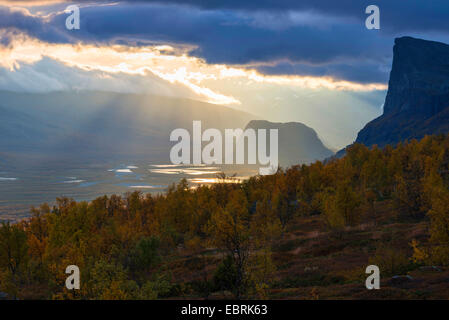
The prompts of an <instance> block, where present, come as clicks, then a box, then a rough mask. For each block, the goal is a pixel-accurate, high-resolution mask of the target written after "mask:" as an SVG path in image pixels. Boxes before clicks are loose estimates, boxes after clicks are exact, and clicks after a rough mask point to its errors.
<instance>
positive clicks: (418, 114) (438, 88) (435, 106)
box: [356, 37, 449, 147]
mask: <svg viewBox="0 0 449 320" xmlns="http://www.w3.org/2000/svg"><path fill="white" fill-rule="evenodd" d="M448 61H449V45H447V44H444V43H440V42H435V41H427V40H421V39H415V38H411V37H401V38H397V39H395V45H394V48H393V66H392V69H391V73H390V80H389V84H388V92H387V96H386V98H385V103H384V112H383V114H382V115H381V116H380V117H378V118H377V119H374V120H373V121H371V122H369V123H368V124H367V125H366V126H365V127H364V128H363V129H362V130H361V131H360V132H359V134H358V136H357V139H356V142H358V143H363V144H365V145H367V146H371V145H374V144H377V145H378V146H380V147H383V146H385V145H387V144H392V145H395V144H396V143H398V142H399V141H403V140H406V139H413V138H417V139H419V138H422V137H424V135H430V134H438V133H448V132H449V64H448Z"/></svg>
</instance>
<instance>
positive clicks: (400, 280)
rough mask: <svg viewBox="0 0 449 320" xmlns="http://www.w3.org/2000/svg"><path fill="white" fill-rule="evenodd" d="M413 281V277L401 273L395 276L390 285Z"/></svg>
mask: <svg viewBox="0 0 449 320" xmlns="http://www.w3.org/2000/svg"><path fill="white" fill-rule="evenodd" d="M411 281H413V278H412V277H411V276H409V275H405V276H404V275H400V276H393V277H392V278H391V279H390V281H389V283H390V285H402V284H406V283H409V282H411Z"/></svg>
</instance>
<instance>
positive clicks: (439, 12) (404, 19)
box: [122, 0, 449, 32]
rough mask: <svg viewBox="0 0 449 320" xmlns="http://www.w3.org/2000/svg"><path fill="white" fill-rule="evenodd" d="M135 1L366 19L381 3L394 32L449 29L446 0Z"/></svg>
mask: <svg viewBox="0 0 449 320" xmlns="http://www.w3.org/2000/svg"><path fill="white" fill-rule="evenodd" d="M122 2H128V3H129V2H133V3H142V2H145V3H164V4H168V3H174V4H183V5H190V6H194V7H198V8H203V9H208V10H223V9H229V10H245V11H261V10H269V11H288V10H299V11H302V10H313V11H318V12H323V13H326V14H329V15H338V16H343V17H345V16H346V17H355V18H358V19H360V20H361V21H362V20H364V19H365V18H366V15H365V8H366V7H367V6H369V5H371V4H375V5H377V6H379V8H380V11H381V15H382V24H383V26H384V27H385V28H387V29H390V30H391V31H393V30H394V31H397V32H401V31H424V30H432V31H436V30H441V31H444V32H446V31H447V30H449V19H448V17H449V1H447V0H432V1H425V0H407V1H403V0H376V1H372V0H358V1H354V0H338V1H335V0H300V1H299V0H257V1H253V0H247V1H243V0H227V1H223V0H163V1H162V0H128V1H122Z"/></svg>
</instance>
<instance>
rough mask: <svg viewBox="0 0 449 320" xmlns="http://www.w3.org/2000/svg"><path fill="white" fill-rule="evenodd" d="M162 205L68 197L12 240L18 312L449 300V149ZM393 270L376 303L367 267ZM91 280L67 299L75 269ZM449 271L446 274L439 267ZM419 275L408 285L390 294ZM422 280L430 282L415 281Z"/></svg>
mask: <svg viewBox="0 0 449 320" xmlns="http://www.w3.org/2000/svg"><path fill="white" fill-rule="evenodd" d="M221 178H222V179H223V183H217V184H214V185H210V186H200V187H198V188H195V189H192V188H190V187H189V185H188V183H187V181H185V180H183V181H181V182H180V183H178V184H176V185H172V186H171V187H170V188H169V189H168V191H167V192H166V193H164V194H159V195H151V194H142V193H140V192H133V193H128V194H126V195H124V196H118V195H113V196H110V197H108V196H103V197H99V198H97V199H95V200H93V201H91V202H75V201H74V200H72V199H68V198H59V199H57V200H56V204H55V205H54V206H49V205H48V204H43V205H41V206H40V207H39V208H32V209H31V217H30V218H29V219H25V220H23V221H21V222H19V223H16V224H10V223H3V224H2V225H1V227H0V291H2V292H5V293H7V294H8V296H9V297H10V298H19V299H166V298H179V297H188V298H198V299H213V298H215V299H225V298H273V299H280V298H301V299H327V298H356V299H357V298H382V299H383V298H410V299H416V298H418V299H420V298H448V297H449V296H448V294H449V291H448V290H447V284H446V287H445V281H444V279H447V277H448V276H449V270H448V269H447V266H448V264H449V206H448V203H449V189H448V185H449V136H447V135H436V136H426V137H424V138H423V139H422V140H421V141H417V140H412V141H410V142H404V143H399V144H398V145H397V146H395V147H391V146H387V147H385V148H383V149H379V148H377V147H373V148H371V149H369V148H367V147H365V146H364V145H361V144H355V145H353V146H351V147H349V148H348V149H347V152H346V155H345V156H344V157H343V158H341V159H332V160H329V161H327V162H326V163H323V162H319V161H318V162H315V163H313V164H310V165H298V166H293V167H290V168H288V169H279V170H278V171H277V173H275V174H273V175H267V176H255V177H252V178H250V179H248V180H246V181H244V182H242V183H224V182H225V180H226V179H227V178H226V177H225V176H221ZM370 264H375V265H377V266H379V268H380V270H381V290H367V289H366V288H365V285H364V280H365V278H366V276H367V275H366V274H365V273H364V272H365V268H366V267H367V266H368V265H370ZM69 265H76V266H78V267H79V268H80V271H81V288H80V290H67V289H66V287H65V279H66V277H67V275H66V274H65V269H66V267H67V266H69ZM433 266H438V267H433ZM394 275H409V276H410V277H408V278H407V279H412V280H410V283H407V284H404V285H405V287H404V285H397V284H395V283H392V282H391V281H390V280H391V277H392V276H394ZM417 279H419V281H418V280H417Z"/></svg>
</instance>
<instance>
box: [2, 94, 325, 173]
mask: <svg viewBox="0 0 449 320" xmlns="http://www.w3.org/2000/svg"><path fill="white" fill-rule="evenodd" d="M0 112H1V114H2V125H1V126H0V165H1V163H3V164H5V162H6V164H8V163H9V164H11V163H12V164H15V163H17V161H19V162H20V161H22V162H25V163H26V162H27V161H28V162H31V163H32V162H34V161H35V159H39V162H42V160H43V159H44V161H45V160H46V159H47V160H48V161H50V162H58V161H59V162H61V161H67V160H70V161H71V162H74V161H76V162H84V161H90V160H98V159H105V158H107V159H108V160H111V159H112V160H117V161H121V160H126V161H133V160H143V159H147V160H152V161H165V162H167V161H168V160H169V153H170V148H171V146H172V145H173V144H174V143H173V142H170V141H169V136H170V133H171V131H172V130H174V129H176V128H185V129H187V130H189V131H191V130H192V121H193V120H201V121H202V129H203V130H205V129H207V128H217V129H219V130H224V129H227V128H232V129H233V128H245V127H246V128H254V129H258V128H265V129H270V128H271V129H272V128H277V129H279V161H280V165H281V166H284V167H285V166H289V165H293V164H302V163H310V162H312V161H315V160H321V159H324V158H326V157H328V156H330V155H332V151H330V150H329V149H327V148H326V147H325V146H324V145H323V143H322V142H321V141H320V139H319V138H318V136H317V134H316V132H315V131H314V130H313V129H311V128H309V127H307V126H305V125H303V124H301V123H294V122H290V123H271V122H268V121H258V120H255V119H257V117H256V116H254V115H251V114H248V113H245V112H241V111H238V110H235V109H232V108H228V107H224V106H219V105H213V104H208V103H204V102H199V101H194V100H188V99H177V98H169V97H161V96H153V95H142V94H123V93H111V92H96V91H82V92H52V93H45V94H36V93H14V92H6V91H0Z"/></svg>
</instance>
